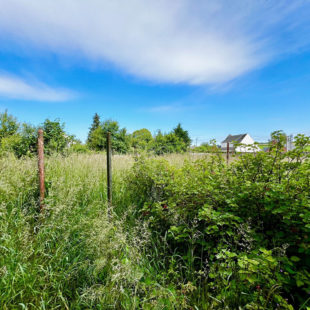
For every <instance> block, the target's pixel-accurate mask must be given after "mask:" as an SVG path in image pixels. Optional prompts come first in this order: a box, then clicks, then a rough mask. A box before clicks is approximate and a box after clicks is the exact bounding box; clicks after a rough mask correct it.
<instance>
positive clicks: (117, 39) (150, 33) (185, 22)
mask: <svg viewBox="0 0 310 310" xmlns="http://www.w3.org/2000/svg"><path fill="white" fill-rule="evenodd" d="M309 13H310V3H309V1H302V0H301V1H288V0H287V1H260V0H258V1H252V0H235V1H225V0H197V1H191V0H178V1H170V0H157V1H154V0H128V1H122V0H113V1H110V0H88V1H83V0H44V1H42V0H10V1H7V0H0V37H2V38H7V37H8V36H10V37H11V38H13V40H14V41H15V43H16V42H27V43H28V44H30V45H31V46H32V47H33V46H36V47H38V48H43V49H47V50H51V51H53V52H56V53H60V54H63V53H64V52H65V53H69V55H70V54H71V53H72V54H73V53H75V54H76V53H78V54H79V55H82V56H83V57H85V59H89V60H92V61H94V60H95V61H98V62H99V63H104V64H110V65H112V66H114V67H116V68H118V69H119V70H121V71H123V72H125V73H127V74H131V75H133V76H135V77H138V78H141V79H146V80H149V81H154V82H160V83H184V84H194V85H203V84H218V83H225V82H227V81H231V80H233V79H235V78H237V77H239V76H241V75H243V74H245V73H247V72H249V71H251V70H254V69H256V68H259V67H261V66H263V65H265V64H266V63H268V62H270V61H272V60H273V59H275V58H277V57H279V56H281V55H283V54H286V53H293V52H296V51H297V50H298V49H300V48H308V47H309V43H310V38H309V36H308V35H306V33H308V31H309V21H308V16H309Z"/></svg>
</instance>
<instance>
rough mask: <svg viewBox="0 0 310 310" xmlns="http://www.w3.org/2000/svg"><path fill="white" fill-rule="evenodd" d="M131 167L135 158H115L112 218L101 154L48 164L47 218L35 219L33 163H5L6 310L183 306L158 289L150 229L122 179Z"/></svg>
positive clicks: (0, 292) (0, 296)
mask: <svg viewBox="0 0 310 310" xmlns="http://www.w3.org/2000/svg"><path fill="white" fill-rule="evenodd" d="M171 160H172V159H171ZM132 163H133V158H132V157H130V156H115V157H114V158H113V185H114V187H113V201H114V206H115V208H114V212H113V214H112V216H111V217H110V218H108V216H107V207H106V160H105V157H104V156H103V155H102V154H91V155H89V154H83V155H75V154H73V155H71V156H69V157H62V156H58V155H55V156H52V157H49V158H47V159H46V163H45V167H46V188H47V195H46V199H45V208H44V212H43V214H39V212H38V192H37V167H36V160H35V159H30V158H24V159H16V158H15V157H14V156H8V157H6V158H1V159H0V171H1V178H0V202H1V203H0V276H1V280H0V308H1V309H90V308H91V309H136V307H137V305H138V304H140V305H141V304H143V305H144V306H143V307H144V308H146V309H147V308H152V309H153V308H157V307H158V308H159V309H162V308H163V307H167V305H168V307H170V306H171V307H172V308H173V307H174V306H175V305H178V304H180V302H181V301H180V300H178V299H177V298H176V296H174V293H173V290H171V289H169V288H165V287H164V286H162V285H161V283H160V281H157V279H156V276H157V274H156V272H157V271H156V270H155V269H154V267H153V265H152V264H150V260H149V258H148V257H147V252H146V247H149V246H150V236H149V232H148V229H147V227H146V224H143V223H139V222H138V220H136V219H135V217H134V216H133V214H134V213H135V208H134V206H132V205H131V202H130V200H129V198H130V197H129V196H128V195H126V180H125V179H124V178H125V176H126V171H127V170H128V169H129V168H130V167H131V165H132ZM141 296H142V299H141ZM167 300H168V301H167ZM169 300H170V301H169ZM169 302H171V304H170V306H169ZM173 304H175V305H173Z"/></svg>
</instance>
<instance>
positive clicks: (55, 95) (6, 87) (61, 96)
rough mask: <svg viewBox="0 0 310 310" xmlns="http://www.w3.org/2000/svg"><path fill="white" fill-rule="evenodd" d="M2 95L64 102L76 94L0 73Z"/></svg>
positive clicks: (13, 97)
mask: <svg viewBox="0 0 310 310" xmlns="http://www.w3.org/2000/svg"><path fill="white" fill-rule="evenodd" d="M0 97H5V98H11V99H18V100H34V101H46V102H62V101H67V100H70V99H72V98H73V97H74V94H73V93H72V92H71V91H69V90H64V89H56V88H52V87H49V86H47V85H45V84H43V83H40V82H30V81H27V80H23V79H21V78H18V77H13V76H9V75H6V74H0Z"/></svg>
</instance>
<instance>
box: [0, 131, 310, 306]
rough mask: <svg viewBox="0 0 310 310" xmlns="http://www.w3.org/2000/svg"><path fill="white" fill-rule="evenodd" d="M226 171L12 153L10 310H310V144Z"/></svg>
mask: <svg viewBox="0 0 310 310" xmlns="http://www.w3.org/2000/svg"><path fill="white" fill-rule="evenodd" d="M272 141H274V143H273V144H272V145H270V152H269V153H263V152H259V153H256V154H246V155H242V156H240V157H239V158H238V160H234V161H232V162H231V163H230V165H228V166H227V165H226V164H225V162H224V161H223V158H222V156H221V155H220V154H216V155H213V156H211V155H209V156H206V157H201V158H200V159H195V160H194V159H193V158H192V157H190V155H183V158H180V156H179V157H177V156H176V155H170V156H169V157H156V158H153V157H144V156H140V157H137V158H133V157H131V156H115V157H114V159H113V163H114V166H113V173H114V175H113V184H114V188H113V213H112V214H111V216H110V217H108V215H107V208H106V191H105V189H106V183H105V182H106V172H105V158H104V156H103V155H102V154H71V155H70V156H63V155H61V154H53V155H51V156H50V157H48V158H47V160H46V187H47V193H46V200H45V211H44V213H43V214H39V212H38V211H39V210H38V206H37V203H38V193H37V173H36V161H35V159H32V158H29V157H24V158H22V159H17V158H16V157H15V156H13V155H10V156H9V157H8V155H6V156H5V157H2V158H1V159H0V171H1V179H0V201H1V204H0V232H1V236H0V275H1V280H0V308H1V309H19V308H20V309H139V308H142V309H307V307H309V305H310V295H309V293H310V269H309V267H310V260H309V257H310V255H309V254H310V243H309V241H310V240H309V238H310V197H309V196H310V161H309V153H307V152H306V151H305V150H307V148H308V147H309V144H310V141H309V138H308V137H305V136H302V135H299V136H297V137H296V139H295V141H296V148H295V149H294V150H293V151H290V152H287V153H284V152H283V143H284V140H283V135H282V134H281V132H276V133H274V134H273V136H272Z"/></svg>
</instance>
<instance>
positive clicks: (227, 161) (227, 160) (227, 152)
mask: <svg viewBox="0 0 310 310" xmlns="http://www.w3.org/2000/svg"><path fill="white" fill-rule="evenodd" d="M226 163H227V165H228V164H229V142H227V150H226Z"/></svg>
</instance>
